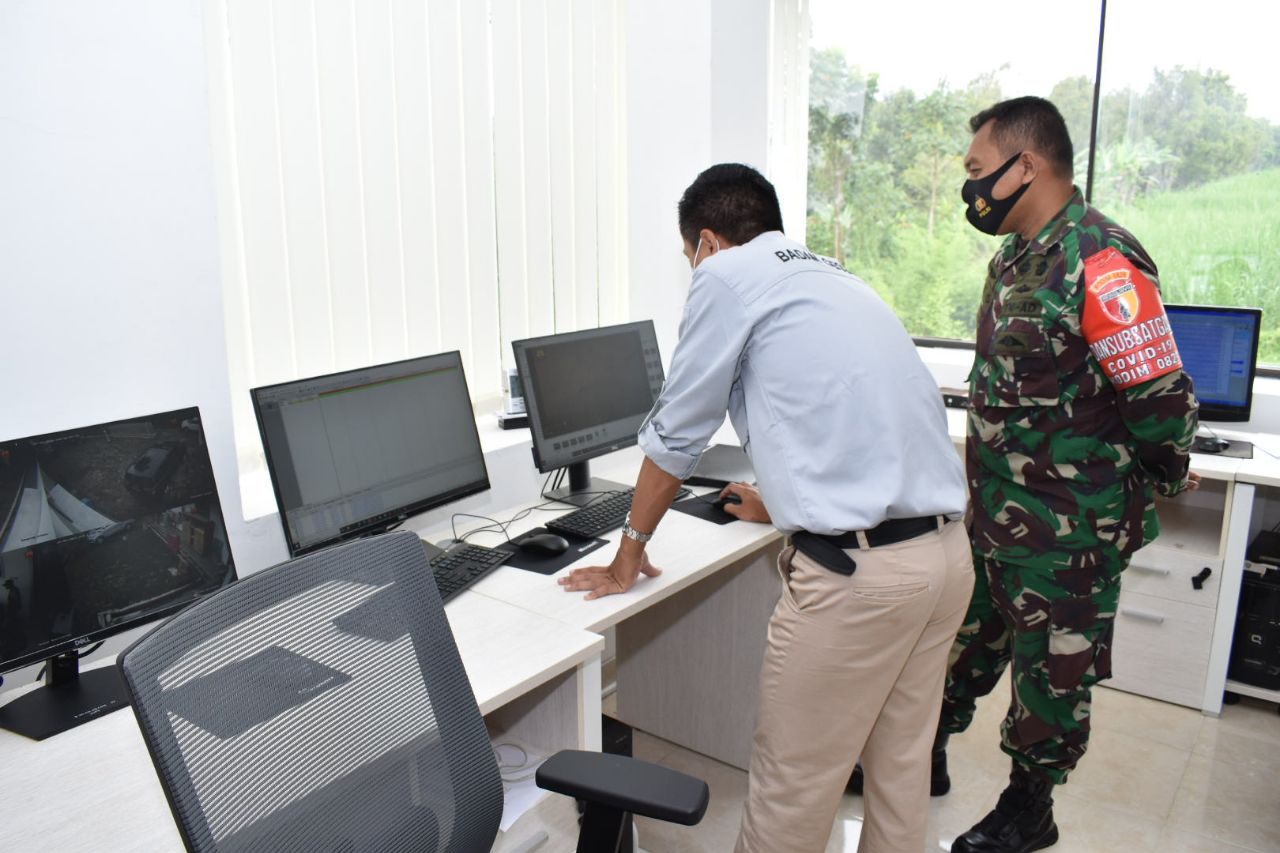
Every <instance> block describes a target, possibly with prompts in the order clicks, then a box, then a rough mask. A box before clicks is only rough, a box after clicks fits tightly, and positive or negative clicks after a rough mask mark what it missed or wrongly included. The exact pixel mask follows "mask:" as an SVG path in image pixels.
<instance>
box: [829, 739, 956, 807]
mask: <svg viewBox="0 0 1280 853" xmlns="http://www.w3.org/2000/svg"><path fill="white" fill-rule="evenodd" d="M950 737H951V735H949V734H947V733H945V732H939V733H938V737H937V739H936V740H934V742H933V756H932V763H931V764H930V766H929V796H931V797H941V796H942V795H943V794H946V793H947V792H948V791H950V790H951V777H950V776H948V775H947V740H948V739H949V738H950ZM862 782H863V777H862V765H861V764H855V765H854V766H853V773H852V774H850V776H849V784H847V785H845V788H844V789H845V790H846V791H848V792H849V793H850V794H853V795H854V796H857V797H861V796H862Z"/></svg>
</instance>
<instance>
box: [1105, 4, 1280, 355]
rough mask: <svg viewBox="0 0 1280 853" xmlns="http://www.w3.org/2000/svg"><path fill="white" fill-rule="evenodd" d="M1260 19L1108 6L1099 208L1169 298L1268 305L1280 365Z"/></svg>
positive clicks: (1267, 349)
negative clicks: (1138, 251)
mask: <svg viewBox="0 0 1280 853" xmlns="http://www.w3.org/2000/svg"><path fill="white" fill-rule="evenodd" d="M1157 7H1158V9H1157ZM1258 9H1259V6H1258V4H1256V3H1251V2H1248V0H1221V2H1218V3H1215V4H1214V6H1213V9H1212V12H1211V13H1209V14H1205V11H1204V5H1203V4H1202V3H1193V2H1189V0H1161V2H1159V3H1156V2H1153V0H1152V2H1143V3H1133V2H1129V3H1111V4H1108V6H1107V27H1106V39H1105V42H1104V49H1103V55H1102V99H1101V104H1100V109H1099V113H1098V147H1097V152H1096V161H1097V165H1096V167H1095V177H1094V186H1093V200H1094V203H1095V204H1097V205H1098V206H1099V207H1100V208H1102V209H1103V210H1105V211H1107V212H1108V213H1109V214H1111V215H1112V216H1114V217H1115V218H1116V220H1117V221H1119V222H1121V223H1122V224H1123V225H1124V226H1125V227H1126V228H1128V229H1129V230H1131V231H1132V232H1133V233H1134V234H1135V235H1137V237H1138V239H1139V240H1141V241H1142V243H1143V245H1144V246H1145V247H1146V248H1147V250H1148V251H1149V252H1150V253H1151V256H1152V257H1153V258H1155V260H1156V263H1157V264H1159V266H1160V284H1161V287H1162V288H1163V291H1164V295H1165V299H1166V301H1168V302H1187V303H1196V304H1209V305H1224V306H1230V305H1241V306H1247V307H1251V308H1261V309H1262V311H1263V314H1262V316H1263V330H1262V339H1261V341H1260V343H1259V347H1258V361H1259V362H1261V363H1269V364H1280V89H1277V87H1276V83H1275V81H1276V73H1277V71H1276V60H1275V44H1274V41H1275V38H1274V33H1273V32H1272V29H1273V28H1271V27H1268V26H1250V25H1248V24H1247V22H1249V21H1251V20H1252V19H1253V18H1254V17H1255V15H1256V13H1257V11H1258ZM1157 11H1158V14H1153V13H1154V12H1157ZM1188 21H1194V22H1195V23H1194V25H1193V26H1189V25H1188V24H1187V22H1188ZM1242 23H1244V25H1242ZM1136 42H1140V43H1141V44H1142V45H1144V47H1143V49H1142V50H1134V49H1132V48H1133V45H1134V44H1135V43H1136Z"/></svg>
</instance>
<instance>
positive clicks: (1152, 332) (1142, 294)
mask: <svg viewBox="0 0 1280 853" xmlns="http://www.w3.org/2000/svg"><path fill="white" fill-rule="evenodd" d="M1084 281H1085V293H1084V316H1083V317H1082V319H1081V325H1082V327H1083V329H1084V339H1085V340H1086V341H1087V342H1088V343H1089V349H1091V350H1092V351H1093V356H1094V358H1096V359H1097V360H1098V363H1099V364H1101V365H1102V372H1103V373H1105V374H1106V375H1107V378H1108V379H1110V380H1111V384H1112V385H1114V386H1115V387H1117V388H1130V387H1132V386H1134V385H1140V384H1141V383H1143V382H1149V381H1151V380H1152V379H1155V378H1156V377H1157V376H1164V375H1165V374H1166V373H1172V372H1173V371H1175V370H1178V369H1180V368H1181V367H1182V359H1181V358H1180V357H1179V356H1178V345H1177V344H1176V343H1174V340H1173V332H1172V331H1171V330H1170V328H1169V318H1168V317H1166V316H1165V313H1164V303H1163V302H1161V301H1160V291H1158V290H1156V286H1155V285H1154V284H1153V283H1152V282H1151V279H1149V278H1147V277H1146V276H1145V275H1143V274H1142V271H1141V270H1139V269H1138V268H1137V267H1135V266H1134V265H1133V264H1132V263H1131V262H1130V261H1129V259H1128V258H1126V257H1125V256H1124V255H1123V254H1121V253H1120V252H1119V251H1118V250H1116V249H1103V250H1102V251H1101V252H1098V253H1097V254H1095V255H1091V256H1090V257H1088V258H1085V261H1084Z"/></svg>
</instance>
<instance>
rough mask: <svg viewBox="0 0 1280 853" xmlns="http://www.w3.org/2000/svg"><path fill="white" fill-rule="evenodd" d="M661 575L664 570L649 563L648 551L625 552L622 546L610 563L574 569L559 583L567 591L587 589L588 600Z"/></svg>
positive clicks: (629, 587) (623, 590)
mask: <svg viewBox="0 0 1280 853" xmlns="http://www.w3.org/2000/svg"><path fill="white" fill-rule="evenodd" d="M660 574H662V569H659V568H658V567H657V566H655V565H654V564H653V563H651V562H649V555H648V554H646V553H644V552H643V551H640V552H639V556H636V555H634V554H627V553H623V551H622V549H621V548H619V549H618V553H617V554H615V555H614V557H613V562H612V563H610V564H609V565H607V566H590V567H588V568H585V569H574V570H573V571H571V572H569V574H567V575H565V576H564V577H562V578H560V579H559V580H558V581H556V583H558V584H560V586H562V587H564V591H565V592H586V593H587V595H586V600H587V601H591V600H592V599H595V598H600V597H602V596H605V595H617V594H618V593H620V592H626V591H627V590H629V589H631V587H633V586H635V583H636V581H637V580H638V579H639V577H640V575H645V576H646V577H651V578H652V577H657V576H658V575H660Z"/></svg>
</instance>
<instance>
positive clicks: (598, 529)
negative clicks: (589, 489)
mask: <svg viewBox="0 0 1280 853" xmlns="http://www.w3.org/2000/svg"><path fill="white" fill-rule="evenodd" d="M635 493H636V490H635V489H627V490H626V491H624V492H614V493H612V494H609V495H602V496H600V497H599V498H597V499H596V500H594V501H592V502H591V503H589V504H587V505H586V506H584V507H582V508H581V509H575V510H574V511H573V512H570V513H566V514H564V515H562V516H560V517H559V518H556V519H553V520H551V521H548V522H547V529H548V530H550V531H551V532H552V533H559V534H560V535H561V536H577V537H578V538H580V539H595V538H596V537H597V536H599V535H600V534H601V533H608V532H609V531H610V530H617V529H618V528H619V527H621V526H622V522H624V521H626V520H627V513H628V512H630V511H631V498H633V497H634V496H635Z"/></svg>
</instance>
